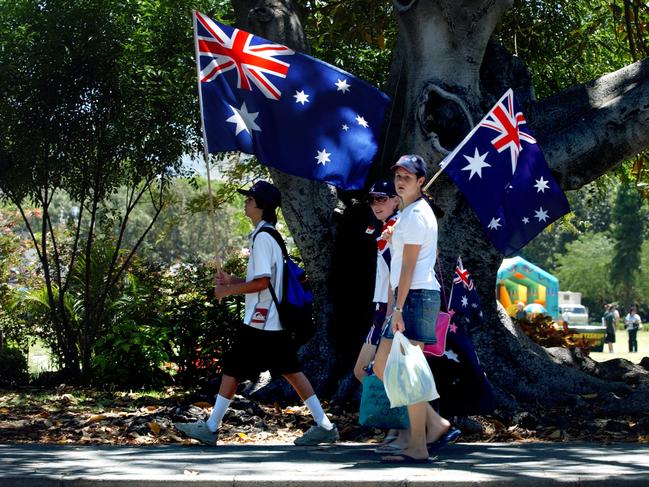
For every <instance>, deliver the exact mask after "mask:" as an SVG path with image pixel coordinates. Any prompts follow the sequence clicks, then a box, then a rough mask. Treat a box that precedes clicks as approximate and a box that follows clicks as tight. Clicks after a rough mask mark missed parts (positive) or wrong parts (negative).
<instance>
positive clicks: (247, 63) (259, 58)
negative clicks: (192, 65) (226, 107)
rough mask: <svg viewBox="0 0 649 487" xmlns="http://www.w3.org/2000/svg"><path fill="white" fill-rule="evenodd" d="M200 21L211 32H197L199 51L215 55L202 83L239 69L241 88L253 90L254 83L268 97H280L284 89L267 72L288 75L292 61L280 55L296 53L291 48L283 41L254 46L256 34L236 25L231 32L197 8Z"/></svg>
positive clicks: (204, 54) (204, 68)
mask: <svg viewBox="0 0 649 487" xmlns="http://www.w3.org/2000/svg"><path fill="white" fill-rule="evenodd" d="M196 21H197V22H199V23H200V24H201V26H202V27H203V28H204V29H205V30H206V31H207V35H204V36H197V43H198V55H199V56H204V57H206V58H208V59H210V58H211V61H210V62H208V63H207V64H205V66H204V67H203V68H201V71H200V81H201V83H204V82H209V81H212V80H213V79H214V78H216V77H217V76H219V75H220V74H223V73H225V72H227V71H229V70H231V69H236V72H237V88H240V89H243V90H248V91H250V90H252V85H251V83H252V84H254V85H255V86H257V88H258V89H259V90H260V91H261V92H262V93H263V94H264V95H265V96H266V97H267V98H272V99H274V100H279V98H280V96H281V92H280V91H279V90H278V89H277V87H276V86H275V85H274V84H273V82H272V81H271V80H269V79H268V76H266V74H269V75H274V76H279V77H280V78H286V75H287V73H288V68H289V64H288V63H286V62H284V61H281V60H279V59H276V57H277V56H288V55H291V54H294V52H293V51H292V50H291V49H289V48H288V47H286V46H282V45H281V44H259V45H255V46H251V45H250V43H251V41H252V40H253V35H252V34H249V33H248V32H244V31H242V30H239V29H234V31H232V33H231V34H230V35H228V34H226V33H225V32H224V31H223V29H221V27H219V24H217V23H216V22H214V21H213V20H212V19H210V18H209V17H206V16H204V15H203V14H201V13H200V12H196Z"/></svg>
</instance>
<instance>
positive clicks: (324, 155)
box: [315, 149, 331, 166]
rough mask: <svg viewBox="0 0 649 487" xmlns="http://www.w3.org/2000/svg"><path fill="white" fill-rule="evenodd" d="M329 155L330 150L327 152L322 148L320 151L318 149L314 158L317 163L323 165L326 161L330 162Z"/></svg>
mask: <svg viewBox="0 0 649 487" xmlns="http://www.w3.org/2000/svg"><path fill="white" fill-rule="evenodd" d="M330 155H331V152H327V149H322V151H318V155H317V156H315V158H316V159H317V160H318V164H322V165H323V166H325V165H326V164H327V162H331V159H329V156H330Z"/></svg>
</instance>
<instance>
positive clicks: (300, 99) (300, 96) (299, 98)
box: [293, 90, 309, 105]
mask: <svg viewBox="0 0 649 487" xmlns="http://www.w3.org/2000/svg"><path fill="white" fill-rule="evenodd" d="M293 98H295V103H301V104H302V105H304V103H309V95H307V94H306V93H305V92H304V90H302V91H296V92H295V94H294V95H293Z"/></svg>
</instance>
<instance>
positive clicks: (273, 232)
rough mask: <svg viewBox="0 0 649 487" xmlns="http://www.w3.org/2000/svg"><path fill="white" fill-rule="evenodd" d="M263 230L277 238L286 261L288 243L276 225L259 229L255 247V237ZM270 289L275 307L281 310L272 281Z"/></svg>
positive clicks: (269, 285)
mask: <svg viewBox="0 0 649 487" xmlns="http://www.w3.org/2000/svg"><path fill="white" fill-rule="evenodd" d="M262 232H263V233H267V234H269V235H270V236H271V237H273V238H274V239H275V241H276V242H277V244H278V245H279V248H280V249H282V254H283V255H284V261H286V259H287V258H288V251H287V250H286V244H285V243H284V239H283V238H282V235H281V234H280V233H279V232H278V231H277V229H276V228H274V227H270V226H263V227H261V228H260V229H259V230H258V231H257V233H255V236H254V237H253V238H252V245H253V247H254V245H255V239H256V238H257V235H259V234H260V233H262ZM271 281H272V279H271ZM268 290H269V291H270V295H271V296H272V297H273V302H274V303H275V307H276V308H277V309H278V310H279V300H278V299H277V294H275V289H274V288H273V283H272V282H269V283H268Z"/></svg>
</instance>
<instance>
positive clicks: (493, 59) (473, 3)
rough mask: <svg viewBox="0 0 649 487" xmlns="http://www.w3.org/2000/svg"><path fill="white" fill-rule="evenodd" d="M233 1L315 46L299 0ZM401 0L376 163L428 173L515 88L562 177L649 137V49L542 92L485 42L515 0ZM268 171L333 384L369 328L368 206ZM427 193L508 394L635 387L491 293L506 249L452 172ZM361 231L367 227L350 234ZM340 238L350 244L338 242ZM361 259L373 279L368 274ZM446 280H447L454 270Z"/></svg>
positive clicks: (577, 179)
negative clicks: (534, 336) (309, 290)
mask: <svg viewBox="0 0 649 487" xmlns="http://www.w3.org/2000/svg"><path fill="white" fill-rule="evenodd" d="M233 4H234V5H235V12H236V13H237V18H238V22H239V25H240V26H241V27H242V28H247V29H248V30H251V31H253V32H255V33H257V34H259V35H262V36H264V37H267V38H270V39H272V40H275V41H278V42H284V43H288V44H289V46H290V47H292V48H295V49H298V50H302V51H304V50H305V49H306V42H305V40H304V36H303V34H301V32H302V30H301V24H300V22H299V17H298V15H297V13H296V11H295V9H294V8H293V7H292V4H291V2H290V1H289V0H285V1H277V0H266V1H263V0H260V1H253V0H247V1H245V0H239V1H237V0H235V1H233ZM393 4H394V7H395V11H396V15H397V18H398V24H399V40H398V42H397V46H396V48H395V52H394V53H393V65H392V69H391V75H390V77H391V80H390V81H391V86H392V93H390V94H391V95H392V96H393V105H394V107H393V108H392V109H391V117H389V119H388V120H387V121H386V123H387V127H388V129H387V130H388V134H387V137H386V141H387V142H386V143H385V145H386V146H385V147H384V148H383V149H382V150H380V151H379V154H382V160H380V161H378V164H377V166H378V167H380V168H387V167H389V166H390V164H391V162H392V161H394V160H395V159H396V158H397V157H398V156H399V155H401V154H403V153H416V154H420V155H421V156H423V157H424V158H425V159H426V160H427V161H428V163H429V169H430V170H431V174H432V171H433V170H434V169H435V168H436V167H437V163H438V162H439V161H440V160H441V159H442V158H443V157H444V156H445V155H446V154H448V153H449V152H450V151H451V150H452V149H453V148H454V147H455V146H456V145H457V144H458V143H459V142H460V141H461V140H462V139H463V138H464V136H465V135H466V134H467V133H468V132H469V130H470V129H471V128H472V127H473V126H474V125H475V124H476V123H477V122H478V121H479V120H480V118H481V117H482V116H483V115H484V113H485V112H486V111H487V110H488V109H489V108H490V107H491V106H492V105H493V103H494V102H495V101H496V100H497V99H498V98H499V97H500V96H501V95H502V94H503V93H504V92H505V90H506V89H507V88H510V87H512V88H513V89H514V91H515V93H516V97H517V99H518V100H519V102H520V103H521V104H522V106H523V107H524V112H525V113H526V114H527V118H528V120H529V123H530V125H531V126H532V129H533V130H534V133H535V135H536V137H537V139H538V140H539V143H540V145H541V147H542V148H543V149H544V151H545V152H546V155H547V157H548V160H549V162H550V166H551V169H552V170H553V172H555V174H556V176H557V179H558V180H559V182H560V184H562V186H563V187H564V188H565V189H577V188H579V187H581V186H583V185H584V184H586V183H588V182H590V181H592V180H593V179H595V178H597V177H598V176H600V175H601V174H603V173H605V172H606V171H608V170H609V169H611V168H612V167H614V166H615V165H616V164H619V162H620V161H622V160H624V158H625V157H627V156H629V155H630V154H632V153H633V152H634V151H639V150H641V149H643V148H645V147H647V146H649V142H648V141H649V137H648V135H649V123H647V122H648V120H647V118H648V117H649V101H648V100H649V92H648V90H649V82H648V81H649V67H648V66H649V61H647V60H645V61H640V62H638V63H636V64H635V65H632V66H629V67H627V68H625V69H623V70H620V71H619V72H617V73H613V74H611V75H607V76H604V77H602V78H601V79H600V80H597V81H595V82H593V83H591V84H588V85H583V86H579V87H574V88H571V89H570V90H567V91H566V92H565V93H563V94H561V93H560V94H558V95H556V96H555V97H552V98H550V99H547V100H543V101H542V102H536V101H535V100H534V96H533V90H532V86H531V80H530V76H529V73H528V72H527V69H526V68H525V66H524V65H523V64H522V63H521V62H520V60H518V59H517V58H515V57H513V56H511V55H510V54H509V53H507V52H506V51H505V50H504V49H503V48H502V47H500V46H499V45H498V44H497V43H495V42H490V41H489V39H490V36H491V34H492V32H493V29H494V27H495V25H496V24H497V22H498V21H499V19H500V17H501V16H502V15H503V13H504V12H505V10H506V9H507V8H509V7H510V6H511V4H512V1H511V0H458V1H454V2H451V1H450V0H394V1H393ZM246 12H248V14H247V15H246ZM296 30H298V31H299V32H296ZM591 120H593V121H594V123H591ZM558 122H559V123H558ZM603 149H605V150H603ZM599 154H601V156H599ZM272 175H273V179H274V181H275V182H276V184H277V185H278V186H279V188H280V189H281V190H282V193H283V194H284V195H285V197H284V202H283V206H282V209H283V212H284V216H285V218H286V221H287V222H288V224H289V227H290V230H291V233H292V234H293V236H294V238H295V241H296V243H297V245H298V247H299V248H300V250H301V252H302V256H303V257H304V259H305V263H306V265H307V271H308V272H309V275H310V276H311V279H312V280H313V281H314V288H315V291H316V304H317V312H318V313H317V318H318V322H319V324H320V329H319V332H318V335H317V337H316V338H314V339H313V340H312V341H311V342H310V343H309V344H307V346H306V347H305V348H304V349H303V353H304V355H305V356H306V357H308V360H306V361H305V363H306V365H307V369H306V372H307V374H309V376H310V377H311V379H312V380H313V382H314V385H315V386H316V389H317V390H318V391H319V392H320V391H323V390H326V391H327V390H331V387H332V386H333V385H334V384H335V382H336V381H337V380H338V379H339V378H340V376H341V374H342V373H343V371H344V370H348V369H349V368H350V367H351V366H352V365H353V362H354V359H355V354H356V353H357V351H358V349H359V347H360V343H361V339H360V336H359V334H360V335H362V333H363V331H364V328H365V327H366V326H367V324H368V323H369V320H368V319H365V321H363V317H364V316H365V315H366V314H364V310H363V309H362V308H363V303H364V302H367V300H369V299H370V298H369V297H368V294H369V292H370V291H368V290H367V286H366V285H365V283H364V282H363V281H367V282H370V283H371V280H372V278H371V275H372V274H371V265H370V264H366V263H367V256H370V257H372V258H373V256H372V251H371V250H368V247H367V246H364V245H363V241H362V231H357V230H358V229H359V228H360V227H361V226H362V219H363V217H364V218H367V213H364V212H363V210H362V209H361V207H359V205H357V204H355V203H354V201H353V200H352V199H349V198H347V196H348V195H347V196H346V195H341V194H337V193H336V191H335V190H334V189H333V188H329V187H326V186H324V185H322V184H320V183H314V182H309V181H304V180H301V179H299V178H295V177H292V176H287V175H285V174H282V173H279V172H278V171H272ZM431 194H432V196H433V198H434V200H435V201H436V203H437V204H438V205H439V206H441V207H442V208H443V209H444V211H445V212H446V217H445V218H443V219H441V220H440V222H439V224H440V232H439V235H440V238H439V249H440V262H441V264H442V266H443V269H444V275H445V276H447V278H448V276H451V275H452V269H453V268H454V265H455V261H456V259H457V256H458V255H461V256H462V259H463V262H464V264H465V265H466V267H467V268H468V269H469V270H470V272H471V274H472V276H473V278H474V281H475V283H476V285H477V286H478V289H479V292H480V298H481V301H482V305H483V311H484V313H485V325H484V326H483V327H482V328H481V329H479V330H477V331H476V332H475V333H474V335H473V339H474V342H475V344H476V348H477V350H478V353H479V355H480V357H481V360H482V364H483V366H484V367H485V369H486V371H487V373H488V375H489V376H490V378H491V380H492V382H493V384H494V386H495V388H496V390H497V393H498V394H497V396H498V402H499V404H500V405H501V406H507V407H516V405H517V404H518V403H519V402H536V401H541V402H543V403H546V404H547V403H552V402H560V401H573V402H574V401H575V397H576V395H578V394H584V393H588V392H593V391H596V390H608V391H615V392H617V393H619V394H627V393H628V392H629V390H628V388H627V387H626V386H624V385H623V384H621V383H611V382H607V381H605V380H602V379H599V378H596V377H593V376H592V375H589V374H586V373H583V372H581V371H579V370H577V369H576V368H572V369H567V368H566V367H565V366H564V365H562V364H565V363H566V362H570V361H572V362H575V361H576V362H579V363H580V364H583V362H584V361H583V360H580V359H579V358H578V357H577V358H574V357H573V358H572V359H571V360H566V359H565V357H562V356H561V354H560V353H557V352H556V351H548V350H545V349H543V348H541V347H539V346H537V345H535V344H534V343H532V342H531V341H530V340H529V339H528V338H527V337H526V336H525V335H524V334H523V333H522V332H521V331H520V329H519V328H518V327H516V326H514V325H513V324H512V322H511V320H510V319H509V317H508V316H507V315H506V313H504V310H503V309H502V308H500V309H498V307H497V302H496V300H495V299H494V289H495V285H496V274H497V271H498V268H499V266H500V263H501V261H502V255H500V254H499V253H498V252H497V251H496V250H495V249H494V248H493V247H492V246H491V244H490V243H489V242H488V241H487V240H486V238H485V235H484V233H483V230H482V228H481V226H480V223H479V221H478V219H477V217H476V216H475V214H474V212H473V210H472V209H471V208H470V207H469V205H468V204H467V202H466V200H465V199H464V197H463V196H462V195H461V194H460V193H459V192H458V190H457V188H456V187H455V185H454V184H453V183H452V182H451V181H450V180H449V179H448V178H447V177H445V176H444V175H442V176H441V177H440V178H439V179H438V180H437V182H436V183H435V184H434V185H433V186H432V188H431ZM286 195H290V197H286ZM355 231H357V234H358V235H359V237H358V238H356V240H355V241H354V242H350V241H349V240H350V238H351V239H353V237H350V235H351V233H352V232H355ZM343 240H344V241H345V247H344V249H345V251H344V252H342V254H341V253H338V254H337V253H336V249H340V248H341V247H342V246H341V242H342V241H343ZM341 255H345V256H346V257H347V258H348V259H350V260H347V261H344V262H345V265H347V267H344V266H341V267H340V270H341V273H340V274H339V273H338V272H337V270H336V265H337V262H336V261H335V260H334V256H335V257H338V258H339V257H340V256H341ZM338 261H340V262H342V261H343V259H339V260H338ZM349 262H352V263H353V262H356V263H358V264H357V266H354V265H353V264H352V265H351V266H350V265H349ZM361 272H366V274H364V275H366V276H367V279H362V278H361V279H359V276H360V275H362V274H361ZM350 283H351V284H350ZM445 284H446V287H447V289H448V288H449V286H450V281H449V280H447V282H446V283H445ZM346 286H347V287H346ZM370 286H371V284H370ZM343 290H344V291H345V292H343ZM347 291H348V292H347ZM365 298H367V299H365ZM351 309H356V313H357V314H356V316H350V315H349V313H348V310H351ZM336 310H340V312H339V313H337V312H336ZM357 320H360V321H357ZM341 330H343V331H342V332H340V331H341ZM343 337H345V338H344V339H343ZM560 356H561V357H560ZM557 357H560V358H557ZM582 368H583V367H582ZM591 368H592V369H596V368H597V367H596V366H592V367H591Z"/></svg>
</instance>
